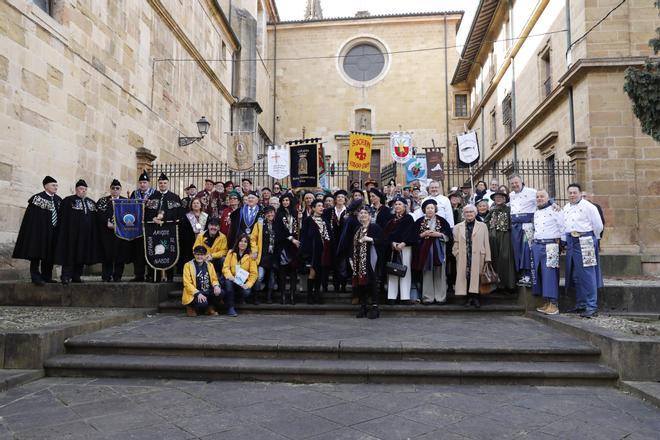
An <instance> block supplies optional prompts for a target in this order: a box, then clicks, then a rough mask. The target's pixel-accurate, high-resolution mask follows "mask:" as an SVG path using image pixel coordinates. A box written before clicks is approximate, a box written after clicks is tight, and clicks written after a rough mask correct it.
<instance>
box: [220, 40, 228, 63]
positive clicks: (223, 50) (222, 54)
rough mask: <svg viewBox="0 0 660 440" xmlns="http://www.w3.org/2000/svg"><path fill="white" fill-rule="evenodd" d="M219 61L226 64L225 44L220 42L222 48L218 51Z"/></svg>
mask: <svg viewBox="0 0 660 440" xmlns="http://www.w3.org/2000/svg"><path fill="white" fill-rule="evenodd" d="M220 59H221V60H222V64H227V43H225V42H224V41H223V42H222V48H221V49H220Z"/></svg>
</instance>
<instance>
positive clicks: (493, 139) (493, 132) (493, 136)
mask: <svg viewBox="0 0 660 440" xmlns="http://www.w3.org/2000/svg"><path fill="white" fill-rule="evenodd" d="M490 143H491V144H493V145H495V144H496V143H497V113H496V112H495V108H493V109H492V110H491V111H490Z"/></svg>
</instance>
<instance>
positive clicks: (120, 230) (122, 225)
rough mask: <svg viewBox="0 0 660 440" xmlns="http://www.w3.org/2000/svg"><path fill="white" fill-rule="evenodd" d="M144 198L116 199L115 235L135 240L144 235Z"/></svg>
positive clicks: (114, 206)
mask: <svg viewBox="0 0 660 440" xmlns="http://www.w3.org/2000/svg"><path fill="white" fill-rule="evenodd" d="M143 204H144V202H143V201H142V200H133V199H119V200H114V201H113V203H112V205H113V208H112V209H113V210H114V223H115V235H116V236H117V237H119V238H121V239H123V240H135V239H136V238H140V237H142V212H143V206H144V205H143Z"/></svg>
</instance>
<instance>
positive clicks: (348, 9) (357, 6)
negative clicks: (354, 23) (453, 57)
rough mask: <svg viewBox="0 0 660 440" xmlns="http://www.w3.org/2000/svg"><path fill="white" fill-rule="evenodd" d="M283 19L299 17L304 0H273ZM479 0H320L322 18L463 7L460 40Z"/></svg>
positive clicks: (303, 12) (465, 34)
mask: <svg viewBox="0 0 660 440" xmlns="http://www.w3.org/2000/svg"><path fill="white" fill-rule="evenodd" d="M275 3H276V4H277V10H278V11H279V14H280V19H281V20H282V21H287V20H302V19H303V18H304V15H305V5H306V4H307V1H306V0H275ZM478 4H479V0H460V1H458V0H321V9H322V11H323V17H324V18H331V17H352V16H354V15H355V13H356V12H357V11H369V12H370V13H371V14H374V15H376V14H401V13H407V12H439V11H457V10H458V11H460V10H463V11H465V15H464V16H463V22H462V23H461V28H460V30H459V32H458V35H457V42H459V44H460V42H462V41H463V40H464V39H465V37H466V36H467V31H469V29H470V23H471V22H472V17H473V16H474V11H475V9H476V8H477V5H478Z"/></svg>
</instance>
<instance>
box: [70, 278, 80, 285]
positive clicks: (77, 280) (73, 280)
mask: <svg viewBox="0 0 660 440" xmlns="http://www.w3.org/2000/svg"><path fill="white" fill-rule="evenodd" d="M71 282H72V283H75V284H81V283H82V280H81V279H80V278H74V279H72V280H71Z"/></svg>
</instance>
